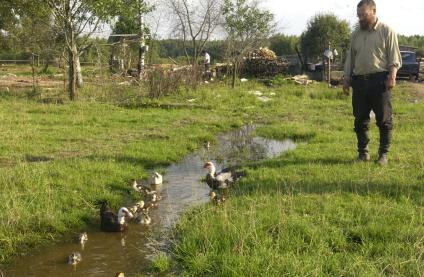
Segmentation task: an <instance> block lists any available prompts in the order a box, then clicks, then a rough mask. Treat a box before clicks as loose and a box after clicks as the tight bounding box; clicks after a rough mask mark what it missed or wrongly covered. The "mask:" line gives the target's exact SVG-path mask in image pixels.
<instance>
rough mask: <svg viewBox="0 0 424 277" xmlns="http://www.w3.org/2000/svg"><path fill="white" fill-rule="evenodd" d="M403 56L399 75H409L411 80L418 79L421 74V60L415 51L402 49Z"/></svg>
mask: <svg viewBox="0 0 424 277" xmlns="http://www.w3.org/2000/svg"><path fill="white" fill-rule="evenodd" d="M400 54H401V56H402V67H401V68H400V69H399V71H398V74H397V76H398V77H408V78H409V79H411V80H418V77H419V74H420V62H419V60H418V59H417V56H416V54H415V52H412V51H400Z"/></svg>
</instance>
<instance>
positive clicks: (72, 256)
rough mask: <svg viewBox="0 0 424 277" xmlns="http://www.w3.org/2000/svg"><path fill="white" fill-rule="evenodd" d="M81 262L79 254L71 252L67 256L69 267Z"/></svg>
mask: <svg viewBox="0 0 424 277" xmlns="http://www.w3.org/2000/svg"><path fill="white" fill-rule="evenodd" d="M81 261H82V257H81V254H80V253H79V252H72V253H71V254H70V255H69V256H68V264H70V265H76V264H78V263H79V262H81Z"/></svg>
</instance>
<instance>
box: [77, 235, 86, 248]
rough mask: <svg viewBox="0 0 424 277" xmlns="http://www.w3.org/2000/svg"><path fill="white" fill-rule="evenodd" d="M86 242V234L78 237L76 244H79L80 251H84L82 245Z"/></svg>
mask: <svg viewBox="0 0 424 277" xmlns="http://www.w3.org/2000/svg"><path fill="white" fill-rule="evenodd" d="M87 240H88V235H87V232H84V233H81V234H79V235H78V243H79V244H81V249H82V250H84V245H85V243H86V242H87Z"/></svg>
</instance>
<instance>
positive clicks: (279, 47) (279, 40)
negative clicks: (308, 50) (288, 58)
mask: <svg viewBox="0 0 424 277" xmlns="http://www.w3.org/2000/svg"><path fill="white" fill-rule="evenodd" d="M298 43H299V37H298V36H287V35H284V34H276V35H273V36H272V37H270V38H269V44H270V46H269V48H270V49H271V50H272V51H274V52H275V54H277V56H282V55H293V54H296V50H295V48H296V45H297V44H298Z"/></svg>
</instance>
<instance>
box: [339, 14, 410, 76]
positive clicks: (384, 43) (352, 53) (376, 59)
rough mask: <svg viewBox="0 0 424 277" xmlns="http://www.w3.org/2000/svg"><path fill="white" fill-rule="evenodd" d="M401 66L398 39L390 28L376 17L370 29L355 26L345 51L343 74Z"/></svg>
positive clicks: (367, 72) (380, 70) (369, 71)
mask: <svg viewBox="0 0 424 277" xmlns="http://www.w3.org/2000/svg"><path fill="white" fill-rule="evenodd" d="M392 66H394V67H396V68H398V69H399V68H400V67H401V66H402V58H401V55H400V51H399V45H398V39H397V36H396V33H395V32H394V31H393V29H392V28H390V27H389V26H387V25H386V24H385V23H383V22H380V20H378V19H377V22H376V24H375V25H374V27H373V28H371V30H362V29H361V28H360V27H357V28H356V29H355V31H354V32H353V33H352V36H351V41H350V47H349V51H348V53H347V57H346V62H345V68H344V76H345V78H346V79H347V80H350V77H351V75H352V74H353V75H364V74H370V73H377V72H382V71H390V68H391V67H392Z"/></svg>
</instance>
